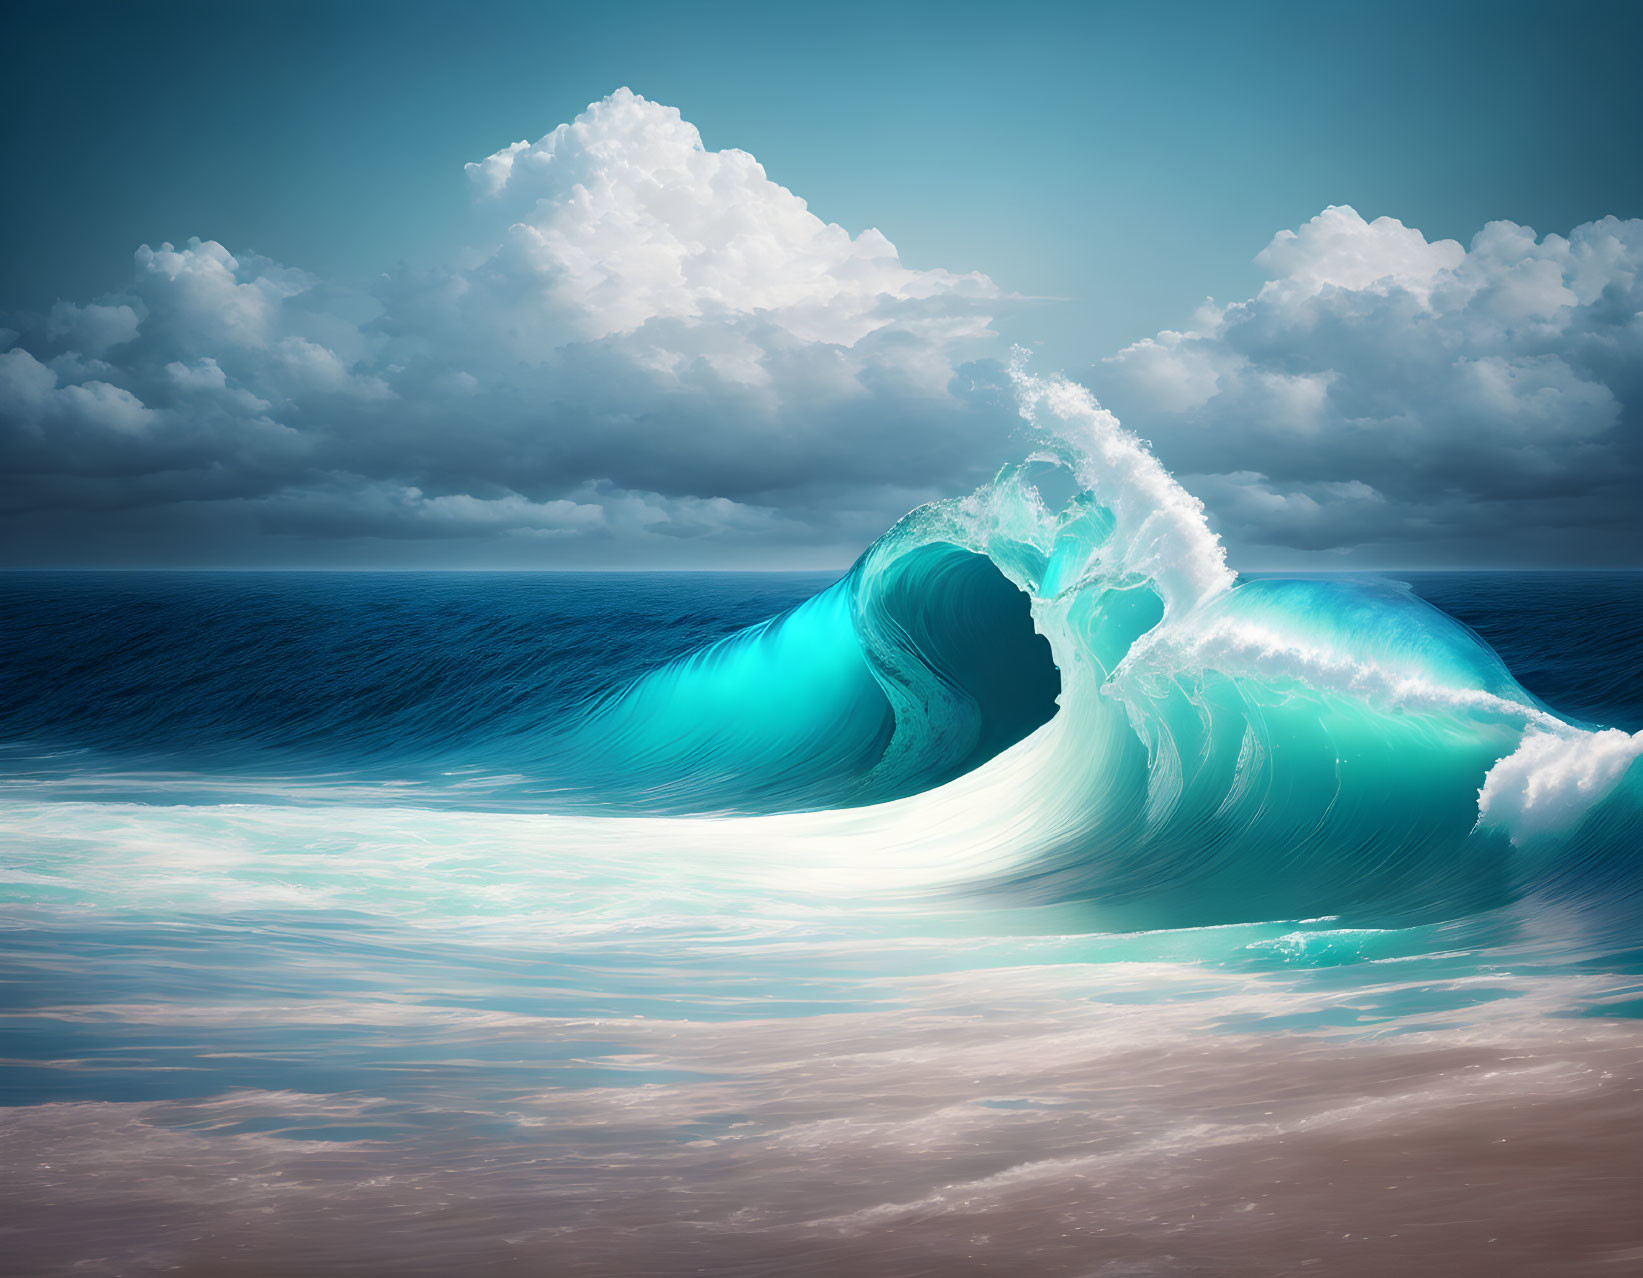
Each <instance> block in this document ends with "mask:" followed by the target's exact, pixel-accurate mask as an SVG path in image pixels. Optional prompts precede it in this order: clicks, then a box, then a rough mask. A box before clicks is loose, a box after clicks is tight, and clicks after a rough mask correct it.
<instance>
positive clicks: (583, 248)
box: [0, 89, 1643, 567]
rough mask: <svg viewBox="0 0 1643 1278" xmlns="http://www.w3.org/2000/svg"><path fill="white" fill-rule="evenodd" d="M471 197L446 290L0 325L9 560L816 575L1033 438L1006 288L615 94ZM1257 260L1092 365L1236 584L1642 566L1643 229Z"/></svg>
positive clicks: (168, 254) (426, 275)
mask: <svg viewBox="0 0 1643 1278" xmlns="http://www.w3.org/2000/svg"><path fill="white" fill-rule="evenodd" d="M453 176H454V175H453ZM467 180H468V183H469V185H470V187H471V189H472V193H473V197H474V198H473V208H472V224H471V227H470V232H469V235H468V236H467V239H466V246H465V247H461V248H453V250H452V252H451V253H450V255H449V264H448V265H446V266H444V267H442V268H440V269H436V270H422V271H413V270H410V269H405V268H402V269H399V270H396V271H394V272H391V273H389V274H387V275H384V276H382V277H380V278H379V279H377V280H376V281H374V282H373V283H372V284H370V285H369V286H367V287H345V286H341V285H338V284H335V283H329V282H327V281H324V280H321V279H318V278H316V277H315V276H313V275H311V274H309V273H307V272H305V271H303V270H300V269H297V268H295V267H292V266H288V265H285V264H282V263H279V262H275V261H272V260H270V259H268V258H265V257H261V256H259V255H257V254H255V253H252V252H248V251H238V250H231V249H229V248H228V247H225V246H224V245H221V244H218V243H216V242H215V241H212V240H201V239H192V240H188V241H187V242H186V243H183V244H181V245H180V246H179V245H174V244H170V243H165V244H160V245H158V246H157V247H156V246H150V245H144V246H142V247H141V248H139V249H138V250H137V252H136V254H135V259H134V263H133V273H132V276H131V278H130V280H129V281H128V282H127V283H126V284H125V285H124V286H123V287H121V288H119V289H117V290H116V291H114V292H112V293H110V294H108V295H106V296H103V297H100V298H97V299H94V300H92V301H90V302H85V303H76V302H70V301H60V302H58V303H57V304H56V305H55V306H53V307H52V308H51V309H50V310H49V311H48V312H47V313H45V314H40V315H24V316H12V317H9V318H7V319H6V320H5V321H4V323H5V325H6V327H4V328H0V532H3V534H4V535H3V537H0V547H3V548H4V549H3V551H0V563H12V564H50V563H69V564H87V563H91V564H96V563H159V564H165V563H181V564H211V563H224V564H250V565H255V564H266V563H281V564H314V565H323V564H330V563H343V564H360V563H379V564H384V565H392V564H431V565H440V564H452V565H462V566H474V565H486V566H520V567H554V566H560V567H578V566H604V565H611V566H650V565H654V566H673V565H678V566H698V567H700V566H802V565H807V564H814V565H828V566H832V565H839V564H842V563H844V562H847V561H848V560H849V559H850V558H851V557H853V556H854V554H855V553H856V552H858V551H859V550H860V549H861V548H862V547H863V546H865V545H866V544H867V543H868V542H869V541H870V540H871V539H872V538H873V537H874V536H876V535H877V534H878V533H879V532H881V531H882V530H883V529H884V528H885V527H886V526H888V525H889V524H890V523H891V522H892V521H893V520H894V519H896V518H897V517H898V516H899V515H901V514H902V513H903V512H905V511H906V510H907V509H909V508H910V507H911V506H913V505H915V504H917V503H918V502H920V501H923V500H926V499H928V498H931V497H934V496H938V495H942V494H945V493H950V492H955V491H960V490H962V489H964V488H966V487H969V486H972V485H974V484H975V483H976V482H978V481H979V480H981V479H983V478H985V477H986V476H987V475H989V474H990V473H991V472H992V471H993V470H994V469H995V468H996V467H997V466H998V465H999V464H1000V463H1001V462H1002V461H1004V460H1007V459H1009V458H1010V457H1012V456H1013V455H1016V454H1018V453H1019V452H1020V451H1021V444H1022V439H1021V436H1022V432H1023V430H1024V427H1023V425H1022V423H1021V422H1020V421H1019V420H1018V419H1017V418H1016V416H1015V413H1014V410H1013V408H1012V407H1011V404H1010V398H1009V396H1008V395H1007V394H1005V393H1004V392H1003V390H1002V383H1004V382H1005V381H1006V378H1005V376H1004V374H1003V369H1002V364H1001V362H1000V359H1001V357H1002V355H1003V353H1004V350H1005V347H1006V345H1007V336H1008V335H1007V334H1001V333H1000V332H998V331H996V330H999V329H1002V328H1005V327H1007V324H1006V323H1005V321H1008V320H1010V318H1011V312H1012V310H1013V308H1014V307H1015V306H1017V305H1018V300H1017V299H1014V298H1012V297H1011V296H1009V295H1008V294H1006V293H1005V292H1004V291H1003V290H1002V289H1001V288H1000V287H999V286H997V285H996V284H994V283H993V281H992V280H990V279H988V278H987V277H986V276H984V275H979V274H968V275H965V274H955V273H952V272H948V271H943V270H916V269H913V268H911V267H909V266H907V265H906V264H905V263H903V262H902V261H901V259H900V257H899V255H898V254H897V252H896V249H895V248H894V246H893V245H891V243H890V242H889V241H888V240H887V239H885V238H884V236H882V235H881V234H879V233H878V232H877V231H875V230H866V231H863V232H861V233H860V234H858V235H854V236H852V235H851V234H850V233H849V232H848V231H846V230H845V229H843V228H841V227H839V226H836V225H833V224H831V223H827V222H825V221H823V220H822V219H821V218H819V217H817V216H816V215H815V214H814V213H812V212H811V211H810V209H809V208H808V207H807V206H806V204H805V202H804V201H803V200H802V199H800V198H799V197H798V196H796V195H795V194H793V193H792V192H791V191H789V190H787V189H785V188H784V187H782V186H780V185H779V184H777V183H776V182H773V181H772V180H771V179H770V177H769V176H768V175H767V174H766V172H765V170H764V169H763V167H762V166H761V165H760V164H759V163H758V161H757V160H755V159H754V158H753V157H752V156H751V155H748V154H746V153H745V152H741V151H735V150H726V151H711V150H708V149H707V148H706V147H705V146H704V145H703V143H702V139H701V137H700V135H699V134H698V132H697V130H696V129H695V128H694V127H693V126H692V125H690V124H689V123H687V122H686V121H685V120H683V119H682V118H681V117H680V115H679V113H678V112H677V111H676V110H673V109H671V108H668V107H664V106H660V105H658V104H656V103H653V102H648V101H646V100H645V99H644V98H641V97H639V96H637V95H635V94H633V93H631V92H629V91H627V90H625V89H624V90H619V91H618V92H616V93H614V94H612V95H611V96H610V97H608V98H606V99H604V100H603V101H601V102H597V103H594V104H593V105H592V106H590V107H589V108H588V110H587V111H586V112H585V113H584V114H582V115H581V116H579V117H578V118H577V119H576V120H574V121H572V122H571V123H568V124H564V125H561V126H560V127H558V128H556V129H555V130H554V131H553V132H551V133H549V134H548V135H547V136H545V137H543V138H540V139H539V140H538V141H536V142H524V141H521V142H516V143H514V144H513V145H511V146H507V147H504V148H503V149H501V150H499V151H497V152H496V153H495V154H493V155H491V156H489V157H487V158H485V159H483V160H480V161H477V162H475V163H473V164H469V165H468V166H467ZM1092 251H1096V250H1094V249H1092ZM1257 261H1258V262H1259V263H1260V264H1261V266H1262V267H1263V268H1264V269H1265V270H1266V272H1267V274H1268V276H1269V282H1268V283H1267V284H1266V285H1265V286H1264V287H1263V288H1262V289H1261V291H1260V292H1259V293H1258V294H1257V295H1256V296H1255V297H1253V298H1250V299H1248V300H1246V301H1242V302H1236V303H1233V304H1230V305H1223V306H1218V305H1215V304H1213V303H1209V304H1206V305H1205V307H1204V308H1203V309H1202V310H1201V311H1200V312H1199V314H1198V315H1197V316H1196V317H1195V318H1194V319H1193V320H1192V321H1191V323H1190V324H1189V325H1188V326H1186V327H1185V328H1184V329H1183V330H1182V331H1178V332H1177V331H1167V332H1163V333H1159V334H1158V335H1156V336H1155V337H1152V338H1149V339H1147V340H1144V341H1140V342H1137V343H1135V344H1134V345H1131V346H1129V347H1127V348H1126V349H1124V350H1122V351H1120V352H1119V353H1117V354H1116V355H1114V356H1112V357H1111V358H1110V359H1107V360H1105V361H1102V362H1100V363H1099V364H1097V365H1096V366H1095V367H1094V369H1093V370H1092V371H1090V372H1089V373H1088V374H1087V375H1086V376H1085V378H1084V380H1087V381H1088V382H1089V383H1090V384H1091V385H1092V386H1093V387H1094V388H1095V390H1096V392H1097V394H1098V395H1099V396H1100V398H1101V399H1102V401H1103V402H1104V403H1105V404H1106V405H1107V406H1109V407H1110V408H1112V409H1114V410H1115V411H1116V412H1117V413H1118V415H1119V416H1120V417H1121V418H1122V419H1123V420H1124V421H1125V423H1126V424H1127V425H1129V426H1130V427H1131V428H1132V429H1134V430H1136V431H1137V432H1138V433H1139V434H1141V435H1142V436H1145V437H1148V438H1150V439H1151V440H1153V442H1154V444H1155V446H1156V448H1157V451H1158V454H1159V456H1160V458H1161V459H1162V460H1163V461H1164V463H1165V464H1166V465H1167V466H1168V467H1170V468H1171V469H1172V470H1174V471H1175V472H1176V473H1177V474H1178V475H1179V476H1180V477H1181V478H1182V479H1183V481H1184V482H1185V484H1186V486H1187V487H1188V488H1189V489H1191V490H1192V491H1193V492H1194V493H1196V494H1197V495H1199V496H1200V497H1202V498H1203V499H1204V500H1205V502H1206V504H1207V505H1208V507H1209V509H1210V511H1211V514H1212V516H1213V517H1214V519H1215V521H1216V523H1217V526H1218V527H1219V528H1220V530H1221V531H1222V532H1223V533H1224V534H1225V535H1226V536H1227V538H1228V540H1229V542H1230V543H1231V546H1232V552H1233V556H1232V557H1233V562H1234V563H1235V564H1238V565H1248V564H1251V563H1254V564H1257V565H1258V564H1260V563H1261V562H1262V561H1263V559H1270V558H1273V557H1276V558H1277V559H1278V560H1285V559H1287V560H1288V561H1290V562H1294V561H1295V560H1297V559H1302V558H1303V557H1305V556H1312V557H1313V558H1314V559H1316V558H1318V557H1319V555H1320V552H1321V554H1322V561H1323V562H1324V563H1326V564H1327V563H1339V564H1342V565H1350V564H1356V563H1368V564H1389V565H1401V564H1416V563H1420V562H1423V561H1425V562H1448V563H1468V562H1471V563H1478V562H1490V561H1497V560H1498V561H1507V562H1528V563H1557V562H1576V563H1579V562H1593V561H1598V562H1601V561H1605V560H1608V561H1614V562H1637V561H1638V560H1639V559H1640V558H1643V517H1640V516H1639V513H1638V510H1637V506H1638V502H1637V496H1636V495H1637V493H1638V492H1639V491H1640V488H1639V484H1640V481H1643V444H1640V442H1639V441H1640V431H1639V404H1640V403H1643V320H1640V318H1639V315H1640V312H1643V283H1640V282H1639V281H1640V267H1643V222H1638V221H1632V222H1621V221H1617V220H1615V219H1613V218H1607V219H1604V220H1602V221H1599V222H1593V223H1590V224H1587V225H1585V226H1581V227H1578V228H1576V229H1575V230H1574V231H1573V232H1571V233H1570V235H1569V236H1568V237H1567V238H1564V237H1560V236H1557V235H1548V236H1546V237H1545V238H1543V239H1540V238H1537V237H1536V235H1535V234H1534V233H1533V232H1532V231H1530V230H1528V229H1527V228H1524V227H1520V226H1516V225H1513V224H1512V223H1509V222H1496V223H1491V224H1490V225H1488V226H1486V227H1485V228H1484V229H1483V230H1482V231H1481V232H1479V233H1478V235H1477V236H1476V237H1475V238H1474V239H1473V241H1472V243H1471V244H1470V246H1467V247H1463V246H1462V245H1460V244H1458V243H1456V242H1454V241H1451V240H1440V241H1436V242H1429V241H1428V240H1427V239H1426V238H1425V237H1424V236H1423V235H1422V234H1421V233H1420V232H1419V231H1418V230H1415V229H1414V228H1412V227H1407V226H1404V225H1403V224H1402V223H1399V222H1397V221H1394V220H1392V219H1389V218H1379V219H1377V220H1375V221H1373V222H1365V221H1364V220H1363V219H1362V218H1361V217H1359V216H1358V214H1357V213H1356V212H1354V211H1353V210H1352V209H1350V208H1345V207H1335V208H1329V209H1326V210H1325V211H1324V212H1322V213H1320V214H1319V215H1318V216H1317V217H1315V218H1313V219H1312V220H1311V221H1310V222H1308V223H1306V224H1305V225H1304V226H1302V227H1301V228H1299V230H1297V231H1283V232H1280V233H1279V234H1278V235H1277V236H1276V237H1275V238H1274V239H1273V240H1272V242H1271V244H1270V245H1268V246H1267V248H1266V249H1265V250H1264V251H1263V252H1262V253H1261V254H1260V256H1259V257H1258V259H1257Z"/></svg>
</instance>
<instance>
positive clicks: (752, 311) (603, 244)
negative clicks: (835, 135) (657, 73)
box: [468, 89, 997, 346]
mask: <svg viewBox="0 0 1643 1278" xmlns="http://www.w3.org/2000/svg"><path fill="white" fill-rule="evenodd" d="M468 173H469V176H470V179H471V181H472V183H473V185H474V188H475V190H476V191H477V192H478V193H479V194H480V196H481V198H483V199H486V200H494V201H497V202H499V203H500V204H502V205H503V206H504V207H506V208H509V209H517V210H519V217H518V220H517V221H515V222H514V223H513V224H512V226H510V227H509V229H508V232H507V236H506V239H505V241H504V243H503V246H502V247H501V248H500V249H499V250H498V252H497V254H496V256H494V257H493V258H491V259H490V260H489V262H488V263H487V264H486V266H485V267H483V268H481V269H480V270H479V271H476V272H474V276H475V277H477V278H484V277H485V276H486V275H487V274H494V275H496V276H501V277H505V278H506V280H507V281H508V283H509V285H510V286H511V287H513V288H517V289H520V290H522V291H524V292H525V293H526V295H527V299H528V301H529V303H531V304H535V305H539V306H541V307H543V308H544V309H552V310H556V311H562V312H563V313H564V314H565V315H567V316H568V317H569V319H570V320H571V322H572V323H573V324H574V326H575V328H576V329H577V331H578V332H579V333H580V334H581V335H582V336H585V337H590V338H601V337H608V336H611V335H612V334H619V333H632V332H634V331H636V330H638V329H640V328H641V327H643V326H644V325H645V324H647V323H648V322H650V321H651V320H655V319H684V320H700V319H712V318H718V319H724V318H729V317H739V316H754V315H762V316H763V317H764V318H765V319H766V320H768V322H770V323H771V324H774V325H776V326H778V327H780V328H781V329H783V330H785V331H786V332H787V333H789V334H791V335H792V336H793V337H795V338H797V339H798V340H800V341H802V342H826V343H833V344H837V345H843V346H852V345H854V344H855V343H857V342H859V341H860V340H861V339H862V338H863V337H865V336H866V335H867V334H869V333H871V332H874V331H876V330H878V329H882V328H884V327H886V326H888V325H890V324H892V323H894V322H895V321H896V318H897V305H898V304H899V303H905V302H926V301H929V300H931V299H940V298H964V299H966V300H969V301H972V302H973V301H976V300H987V299H992V298H995V297H996V296H997V289H996V288H995V287H994V286H993V284H992V282H991V281H990V280H988V279H987V278H986V277H985V276H981V275H953V274H950V273H949V272H947V271H941V270H935V271H915V270H910V269H908V268H907V267H905V266H903V265H902V264H901V260H900V258H899V257H898V256H897V254H896V249H895V246H894V245H892V244H891V243H890V241H889V240H887V239H885V238H884V236H883V235H881V234H880V233H879V232H878V231H877V230H872V229H869V230H866V231H863V232H862V233H861V234H860V235H858V236H856V237H854V238H852V237H851V235H850V233H849V232H848V231H846V230H845V229H844V228H843V227H840V226H837V225H835V224H833V223H828V222H823V221H822V220H821V219H820V218H818V217H817V216H816V215H815V214H814V213H812V212H810V210H809V208H808V207H807V206H806V204H805V202H804V201H803V200H802V199H800V198H799V197H798V196H796V195H794V194H793V193H792V192H791V191H789V190H787V189H786V188H785V187H783V186H780V185H778V184H777V183H775V182H772V181H771V180H770V178H769V177H768V176H766V174H765V171H764V167H763V166H762V165H761V164H760V163H759V162H758V161H757V160H755V159H754V158H753V157H752V156H751V155H749V154H747V152H745V151H737V150H727V151H709V150H707V149H706V148H705V147H704V146H703V145H702V139H701V135H700V134H699V133H698V132H697V130H696V127H695V126H694V125H692V124H689V123H688V122H686V121H685V120H683V119H682V118H681V117H680V115H679V112H678V111H676V110H674V109H673V108H671V107H664V106H660V105H658V104H656V103H653V102H647V101H646V100H645V99H644V98H642V97H639V96H638V95H636V94H634V93H632V92H630V91H629V90H627V89H619V90H617V91H616V92H615V93H613V94H612V95H611V96H610V97H608V98H606V99H605V100H604V101H602V102H596V103H594V104H593V105H592V106H590V107H589V108H588V110H587V112H586V113H585V114H583V115H581V116H579V117H578V118H577V119H576V120H575V121H574V122H572V123H570V124H562V125H560V126H559V127H558V128H557V129H555V130H554V131H553V132H552V133H550V134H548V135H547V136H546V137H544V138H542V139H541V140H540V141H538V142H536V143H534V144H526V143H524V142H518V143H515V144H514V145H512V146H510V147H506V148H504V149H503V150H501V151H498V152H497V153H496V154H495V155H492V156H490V157H489V158H487V159H485V160H483V161H481V162H479V163H477V164H470V165H468ZM969 311H970V308H969V307H965V308H963V318H962V319H959V320H957V321H956V322H955V321H954V320H952V319H949V320H947V321H946V322H947V323H948V324H950V325H953V326H954V327H956V328H957V329H958V330H960V331H966V332H968V333H970V334H972V335H974V334H977V333H980V332H982V331H984V330H985V327H986V320H985V317H976V316H973V315H971V314H970V313H969Z"/></svg>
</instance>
